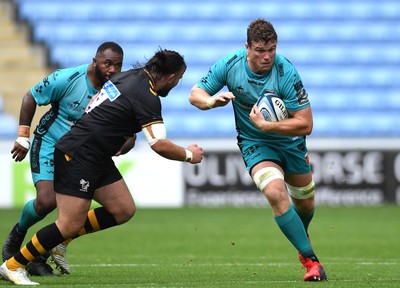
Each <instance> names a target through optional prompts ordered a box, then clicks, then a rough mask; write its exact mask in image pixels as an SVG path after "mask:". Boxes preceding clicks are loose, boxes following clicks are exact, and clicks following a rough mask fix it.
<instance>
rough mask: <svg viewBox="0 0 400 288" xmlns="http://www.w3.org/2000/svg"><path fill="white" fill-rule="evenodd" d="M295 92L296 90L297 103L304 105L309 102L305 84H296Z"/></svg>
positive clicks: (299, 82)
mask: <svg viewBox="0 0 400 288" xmlns="http://www.w3.org/2000/svg"><path fill="white" fill-rule="evenodd" d="M293 87H294V90H296V92H297V93H296V97H297V102H298V103H299V105H304V104H307V103H308V102H309V100H308V93H307V91H306V89H304V86H303V83H302V82H301V81H298V82H297V83H295V84H294V86H293Z"/></svg>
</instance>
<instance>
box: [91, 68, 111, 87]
mask: <svg viewBox="0 0 400 288" xmlns="http://www.w3.org/2000/svg"><path fill="white" fill-rule="evenodd" d="M94 75H95V77H96V79H97V80H99V81H100V83H101V85H103V84H104V83H106V82H107V80H108V79H107V78H106V75H104V74H103V73H102V72H101V70H100V69H99V67H97V66H95V67H94Z"/></svg>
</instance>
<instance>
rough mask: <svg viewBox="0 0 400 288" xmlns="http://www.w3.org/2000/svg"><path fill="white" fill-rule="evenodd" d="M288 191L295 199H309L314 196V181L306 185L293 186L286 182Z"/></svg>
mask: <svg viewBox="0 0 400 288" xmlns="http://www.w3.org/2000/svg"><path fill="white" fill-rule="evenodd" d="M286 186H287V189H288V192H289V194H290V196H292V197H293V198H295V199H300V200H302V199H310V198H312V197H314V194H315V183H314V181H311V182H310V183H309V184H308V185H307V186H304V187H295V186H292V185H289V184H287V183H286Z"/></svg>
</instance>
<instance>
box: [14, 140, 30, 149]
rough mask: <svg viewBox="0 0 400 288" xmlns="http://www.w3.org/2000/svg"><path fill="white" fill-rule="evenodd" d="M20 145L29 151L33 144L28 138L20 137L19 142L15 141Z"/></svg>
mask: <svg viewBox="0 0 400 288" xmlns="http://www.w3.org/2000/svg"><path fill="white" fill-rule="evenodd" d="M15 142H17V143H18V144H19V145H21V146H22V147H24V148H25V149H28V150H29V147H30V144H31V142H30V141H29V138H28V137H18V138H17V140H15Z"/></svg>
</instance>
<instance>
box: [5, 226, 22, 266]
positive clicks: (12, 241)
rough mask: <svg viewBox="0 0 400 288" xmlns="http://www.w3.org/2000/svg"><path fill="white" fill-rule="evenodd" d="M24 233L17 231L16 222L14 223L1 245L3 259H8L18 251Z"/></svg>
mask: <svg viewBox="0 0 400 288" xmlns="http://www.w3.org/2000/svg"><path fill="white" fill-rule="evenodd" d="M25 235H26V232H25V233H21V232H19V231H18V223H17V224H15V225H14V227H13V229H12V230H11V232H10V234H9V235H8V237H7V239H6V241H5V242H4V245H3V250H2V254H3V255H2V256H3V261H6V260H8V259H10V258H11V257H12V256H14V255H15V254H17V253H18V252H19V250H20V249H21V245H22V242H23V241H24V238H25Z"/></svg>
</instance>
